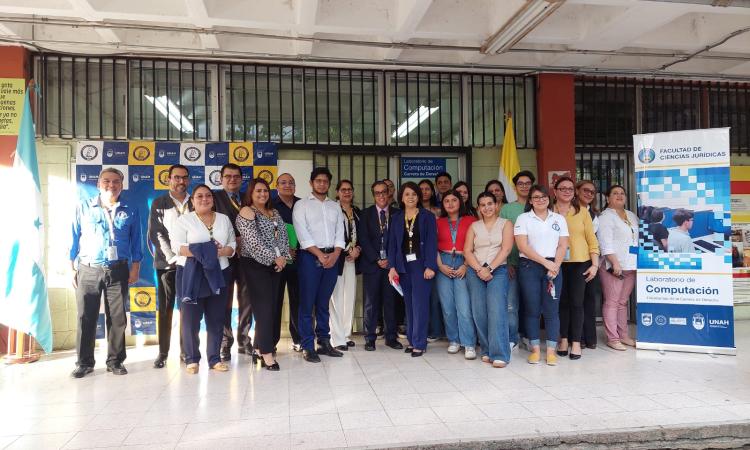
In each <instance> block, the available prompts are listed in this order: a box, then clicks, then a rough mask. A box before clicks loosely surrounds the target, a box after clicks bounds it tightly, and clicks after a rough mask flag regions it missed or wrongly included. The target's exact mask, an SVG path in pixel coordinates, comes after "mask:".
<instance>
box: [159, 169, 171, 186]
mask: <svg viewBox="0 0 750 450" xmlns="http://www.w3.org/2000/svg"><path fill="white" fill-rule="evenodd" d="M159 183H161V184H164V185H166V184H169V170H168V169H164V170H162V171H161V172H159Z"/></svg>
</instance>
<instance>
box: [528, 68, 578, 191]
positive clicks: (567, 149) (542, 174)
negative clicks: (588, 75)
mask: <svg viewBox="0 0 750 450" xmlns="http://www.w3.org/2000/svg"><path fill="white" fill-rule="evenodd" d="M536 114H537V155H536V160H537V177H538V183H540V184H543V185H548V184H549V181H548V180H549V172H550V171H570V174H571V176H572V177H573V178H574V179H575V173H576V161H575V77H574V76H573V75H569V74H553V73H542V74H540V75H539V76H538V81H537V103H536Z"/></svg>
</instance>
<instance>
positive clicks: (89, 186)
mask: <svg viewBox="0 0 750 450" xmlns="http://www.w3.org/2000/svg"><path fill="white" fill-rule="evenodd" d="M277 162H278V145H277V144H275V143H271V142H216V143H185V142H163V141H158V142H154V141H81V142H79V143H78V147H77V149H76V164H75V169H74V170H75V180H76V184H77V186H78V195H79V198H80V199H81V200H83V199H86V198H90V197H93V196H95V195H97V194H98V191H97V182H98V179H99V172H101V170H102V169H103V168H105V167H115V168H117V169H119V170H120V171H121V172H122V173H123V174H124V176H125V179H124V180H123V193H122V194H121V195H122V196H124V197H125V198H127V199H128V201H129V202H130V203H131V204H134V205H135V206H136V207H137V208H138V213H139V214H140V217H141V230H142V232H143V236H144V239H145V237H146V230H147V229H148V216H149V211H150V207H151V202H152V201H153V200H154V198H156V197H158V196H160V195H162V194H164V193H165V192H166V191H167V190H168V189H169V186H168V171H169V167H170V166H171V165H173V164H182V165H184V166H187V167H188V173H189V175H190V185H191V186H196V185H198V184H206V185H208V186H209V187H210V188H211V189H221V174H220V171H221V166H223V165H224V164H226V163H235V164H237V165H239V166H240V167H242V178H243V187H242V191H244V190H245V188H246V187H247V183H248V182H249V181H250V180H251V179H253V178H254V177H261V178H264V179H265V180H266V181H268V183H269V185H270V186H271V189H272V190H274V189H276V176H277V175H278V168H277ZM191 190H192V189H191ZM143 245H144V246H146V245H150V244H149V243H148V242H143ZM155 285H156V272H155V271H154V269H153V259H152V257H151V252H149V251H145V247H144V252H143V261H142V262H141V272H140V276H139V278H138V281H137V282H136V283H135V284H134V285H131V286H130V292H129V294H130V295H129V297H130V301H129V302H126V303H125V304H126V306H125V308H126V311H127V313H128V328H129V333H130V334H132V335H155V334H156V320H157V310H158V308H157V298H156V290H155V287H154V286H155ZM103 318H104V313H103V309H102V311H101V312H100V321H102V320H103ZM103 337H104V330H103V329H102V330H97V338H98V339H101V338H103Z"/></svg>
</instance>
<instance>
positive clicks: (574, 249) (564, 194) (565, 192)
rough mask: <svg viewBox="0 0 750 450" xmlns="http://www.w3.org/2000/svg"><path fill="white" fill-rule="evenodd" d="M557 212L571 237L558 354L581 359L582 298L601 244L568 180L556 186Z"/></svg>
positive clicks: (564, 270) (592, 277) (563, 270)
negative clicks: (563, 219) (564, 222)
mask: <svg viewBox="0 0 750 450" xmlns="http://www.w3.org/2000/svg"><path fill="white" fill-rule="evenodd" d="M555 212H556V213H558V214H560V215H561V216H563V217H565V221H566V222H567V224H568V232H569V233H570V238H569V240H568V252H567V253H566V254H565V259H564V262H563V264H562V274H563V286H562V292H561V293H560V343H559V348H558V349H557V354H558V355H560V356H567V355H569V356H570V359H572V360H578V359H581V335H582V334H583V297H584V294H585V293H586V283H588V282H589V281H591V280H592V279H594V277H595V276H596V272H597V271H598V270H599V241H598V240H597V239H596V234H594V224H593V222H592V220H591V216H590V215H589V212H588V210H586V209H585V208H581V205H579V204H578V200H577V199H576V198H575V184H574V183H573V180H571V179H570V178H569V177H561V178H559V179H558V180H557V182H556V183H555Z"/></svg>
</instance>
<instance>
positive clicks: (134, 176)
mask: <svg viewBox="0 0 750 450" xmlns="http://www.w3.org/2000/svg"><path fill="white" fill-rule="evenodd" d="M140 179H141V176H140V175H138V174H137V173H134V174H133V182H134V183H137V182H138V180H140Z"/></svg>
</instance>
